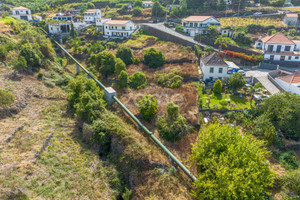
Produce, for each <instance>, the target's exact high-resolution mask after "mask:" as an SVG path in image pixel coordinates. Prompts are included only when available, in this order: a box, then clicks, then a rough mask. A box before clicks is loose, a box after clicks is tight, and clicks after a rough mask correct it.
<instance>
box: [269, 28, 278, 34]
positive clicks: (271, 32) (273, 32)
mask: <svg viewBox="0 0 300 200" xmlns="http://www.w3.org/2000/svg"><path fill="white" fill-rule="evenodd" d="M275 33H276V30H275V29H274V28H272V29H268V35H274V34H275Z"/></svg>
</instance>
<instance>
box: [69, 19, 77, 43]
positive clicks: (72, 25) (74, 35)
mask: <svg viewBox="0 0 300 200" xmlns="http://www.w3.org/2000/svg"><path fill="white" fill-rule="evenodd" d="M70 36H71V38H73V39H75V38H76V37H77V32H76V31H75V28H74V24H73V23H71V30H70Z"/></svg>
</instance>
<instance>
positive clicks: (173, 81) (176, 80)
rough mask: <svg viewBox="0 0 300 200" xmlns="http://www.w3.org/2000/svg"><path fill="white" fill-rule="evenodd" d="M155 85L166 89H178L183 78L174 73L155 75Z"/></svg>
mask: <svg viewBox="0 0 300 200" xmlns="http://www.w3.org/2000/svg"><path fill="white" fill-rule="evenodd" d="M155 76H156V79H157V84H158V85H160V86H162V87H167V88H178V87H180V86H181V84H182V81H183V78H182V77H181V76H180V75H178V73H177V72H176V71H173V72H171V73H161V74H156V75H155Z"/></svg>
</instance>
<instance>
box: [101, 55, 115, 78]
mask: <svg viewBox="0 0 300 200" xmlns="http://www.w3.org/2000/svg"><path fill="white" fill-rule="evenodd" d="M98 63H100V72H101V74H103V75H105V77H107V75H110V74H113V73H114V72H115V65H116V57H115V55H114V54H113V53H112V52H110V51H102V52H100V53H99V54H98Z"/></svg>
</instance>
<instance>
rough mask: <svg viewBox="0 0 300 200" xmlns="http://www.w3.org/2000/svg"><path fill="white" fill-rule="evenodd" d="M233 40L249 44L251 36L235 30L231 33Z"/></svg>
mask: <svg viewBox="0 0 300 200" xmlns="http://www.w3.org/2000/svg"><path fill="white" fill-rule="evenodd" d="M233 40H234V41H235V42H238V43H241V44H244V45H251V44H252V38H251V37H250V36H248V35H247V34H246V33H245V32H236V33H234V34H233Z"/></svg>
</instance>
